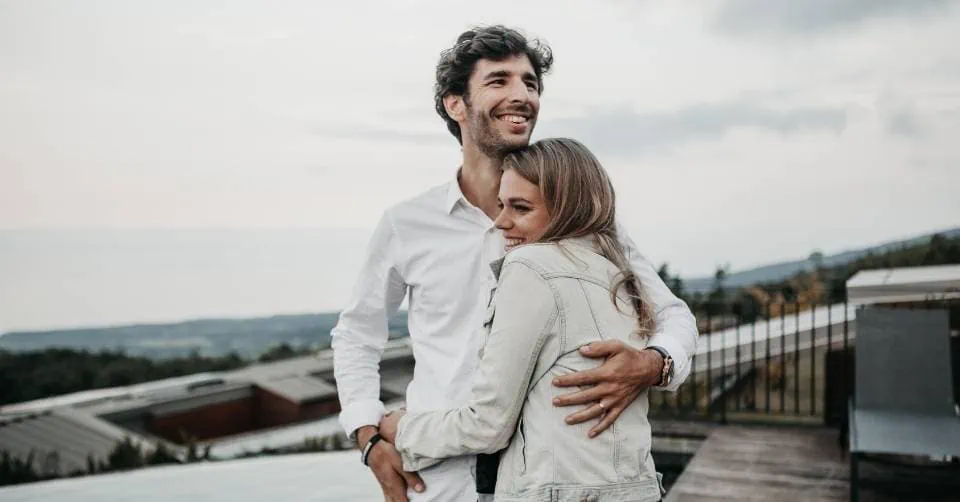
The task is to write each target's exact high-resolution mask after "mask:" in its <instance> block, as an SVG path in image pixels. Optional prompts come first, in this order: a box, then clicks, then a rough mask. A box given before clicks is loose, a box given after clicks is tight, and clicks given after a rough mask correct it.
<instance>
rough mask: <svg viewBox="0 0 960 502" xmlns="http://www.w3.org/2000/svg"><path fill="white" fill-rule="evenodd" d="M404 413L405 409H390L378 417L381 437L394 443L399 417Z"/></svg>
mask: <svg viewBox="0 0 960 502" xmlns="http://www.w3.org/2000/svg"><path fill="white" fill-rule="evenodd" d="M406 414H407V412H406V411H405V410H400V411H391V412H390V413H387V414H386V415H384V416H383V418H382V419H380V435H381V436H383V439H386V440H387V441H389V442H390V444H396V442H397V425H398V424H399V423H400V419H401V418H402V417H403V416H404V415H406Z"/></svg>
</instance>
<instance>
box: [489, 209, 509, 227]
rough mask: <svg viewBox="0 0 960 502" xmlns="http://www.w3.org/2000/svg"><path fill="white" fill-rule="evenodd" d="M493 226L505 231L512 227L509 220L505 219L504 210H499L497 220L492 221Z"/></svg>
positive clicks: (505, 213) (505, 212)
mask: <svg viewBox="0 0 960 502" xmlns="http://www.w3.org/2000/svg"><path fill="white" fill-rule="evenodd" d="M493 226H495V227H497V228H499V229H500V230H506V229H508V228H510V227H512V226H513V225H512V224H511V223H510V218H508V217H507V211H506V210H505V209H501V210H500V214H498V215H497V219H495V220H493Z"/></svg>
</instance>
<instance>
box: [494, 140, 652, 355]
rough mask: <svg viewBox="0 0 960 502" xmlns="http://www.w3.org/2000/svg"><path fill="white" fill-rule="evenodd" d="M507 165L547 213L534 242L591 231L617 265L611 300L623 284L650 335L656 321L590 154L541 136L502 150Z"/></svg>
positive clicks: (603, 175) (602, 174) (643, 332)
mask: <svg viewBox="0 0 960 502" xmlns="http://www.w3.org/2000/svg"><path fill="white" fill-rule="evenodd" d="M508 169H513V170H514V171H515V172H516V173H517V174H519V175H520V177H521V178H523V179H525V180H527V181H529V182H530V183H533V184H534V185H537V186H538V187H539V188H540V194H541V195H542V196H543V200H544V202H545V203H546V205H547V212H548V213H549V215H550V220H549V223H548V225H547V230H546V232H545V233H544V234H543V236H542V237H541V238H540V241H541V242H556V241H560V240H562V239H568V238H575V237H584V236H588V235H594V236H595V238H596V241H597V245H598V246H599V247H600V250H601V252H602V254H603V256H604V257H605V258H606V259H608V260H610V261H611V262H612V263H613V264H614V265H615V266H616V267H617V268H618V269H619V270H620V273H619V275H618V277H619V280H618V281H617V282H616V284H614V286H613V288H612V289H611V291H610V297H611V300H612V301H613V303H614V305H617V298H616V296H617V292H618V291H620V288H621V287H622V288H624V290H625V291H626V293H627V296H628V297H629V298H630V302H631V303H632V304H633V307H634V309H635V310H636V313H637V323H638V326H639V331H638V334H639V335H640V336H649V335H650V334H652V333H653V331H654V330H655V325H656V323H655V320H654V316H653V312H652V309H651V308H650V305H649V303H648V302H647V301H646V300H645V299H644V296H643V289H642V285H641V284H640V279H639V277H637V276H636V274H634V273H633V270H632V269H631V268H630V264H629V262H628V261H627V258H626V256H625V255H624V252H623V247H622V246H621V245H620V241H619V240H618V239H617V225H616V219H615V216H616V214H615V213H616V197H615V194H614V191H613V184H612V183H610V178H609V177H608V176H607V172H606V171H605V170H604V169H603V166H601V165H600V162H599V161H598V160H597V158H596V157H595V156H594V155H593V153H591V152H590V150H588V149H587V147H585V146H583V145H582V144H581V143H580V142H578V141H575V140H572V139H568V138H549V139H543V140H540V141H537V142H536V143H533V144H531V145H530V146H528V147H526V148H523V149H521V150H517V151H515V152H512V153H510V154H508V155H507V156H506V158H505V159H504V161H503V170H504V171H506V170H508Z"/></svg>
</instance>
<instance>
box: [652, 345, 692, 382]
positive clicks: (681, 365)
mask: <svg viewBox="0 0 960 502" xmlns="http://www.w3.org/2000/svg"><path fill="white" fill-rule="evenodd" d="M647 346H654V347H660V348H661V349H663V350H665V351H667V354H670V357H671V358H672V359H673V376H672V377H671V379H670V385H665V386H662V387H653V388H654V389H660V390H669V391H675V390H677V389H679V388H680V384H682V383H683V381H684V380H686V379H687V374H688V373H689V372H690V356H689V355H687V351H686V350H684V349H683V346H682V345H681V344H680V343H679V342H677V341H676V340H675V339H673V337H671V336H669V335H667V334H665V333H656V334H654V335H653V336H652V337H650V341H649V342H648V343H647Z"/></svg>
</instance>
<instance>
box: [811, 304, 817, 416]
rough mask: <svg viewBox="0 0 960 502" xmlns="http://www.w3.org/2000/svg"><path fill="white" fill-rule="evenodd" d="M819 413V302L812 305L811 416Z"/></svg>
mask: <svg viewBox="0 0 960 502" xmlns="http://www.w3.org/2000/svg"><path fill="white" fill-rule="evenodd" d="M816 414H817V304H816V302H814V303H813V304H812V305H811V306H810V416H816Z"/></svg>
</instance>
